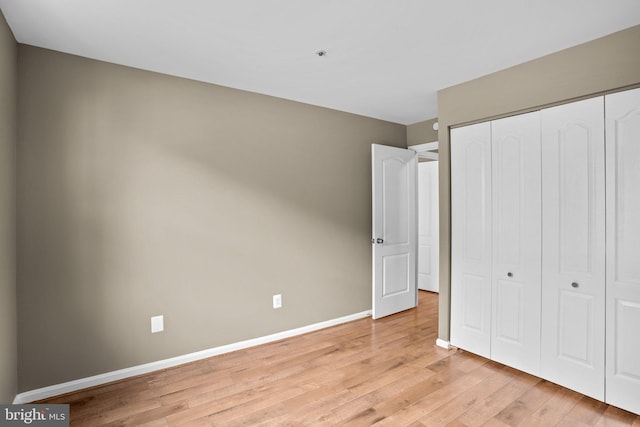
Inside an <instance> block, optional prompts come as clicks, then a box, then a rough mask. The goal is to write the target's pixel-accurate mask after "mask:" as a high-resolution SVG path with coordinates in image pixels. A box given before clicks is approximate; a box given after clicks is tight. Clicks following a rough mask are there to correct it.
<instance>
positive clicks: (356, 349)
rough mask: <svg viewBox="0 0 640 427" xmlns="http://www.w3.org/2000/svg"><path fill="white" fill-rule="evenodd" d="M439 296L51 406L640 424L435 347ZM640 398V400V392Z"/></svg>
mask: <svg viewBox="0 0 640 427" xmlns="http://www.w3.org/2000/svg"><path fill="white" fill-rule="evenodd" d="M436 334H437V295H435V294H430V293H427V292H422V291H421V292H420V305H419V307H418V308H417V309H414V310H409V311H406V312H403V313H400V314H397V315H394V316H390V317H387V318H384V319H380V320H376V321H373V320H371V319H362V320H358V321H354V322H350V323H347V324H344V325H340V326H335V327H332V328H328V329H324V330H321V331H318V332H313V333H310V334H306V335H302V336H298V337H294V338H290V339H286V340H283V341H278V342H275V343H271V344H266V345H262V346H260V347H254V348H252V349H247V350H242V351H237V352H234V353H229V354H226V355H222V356H217V357H213V358H210V359H206V360H202V361H199V362H194V363H191V364H188V365H183V366H180V367H176V368H172V369H167V370H164V371H159V372H155V373H151V374H147V375H144V376H140V377H136V378H132V379H128V380H123V381H119V382H116V383H112V384H108V385H104V386H100V387H95V388H92V389H89V390H84V391H80V392H76V393H72V394H68V395H64V396H60V397H57V398H52V399H49V400H47V402H49V403H69V404H70V405H71V424H72V425H132V426H140V425H149V426H165V425H189V426H191V425H195V426H197V425H206V426H210V425H220V426H227V425H230V426H236V425H275V426H281V425H282V426H307V425H329V426H335V425H354V426H368V425H372V424H376V425H386V426H394V427H395V426H438V425H448V426H476V425H485V426H516V425H518V426H529V425H538V426H553V425H560V426H571V427H574V426H629V425H633V426H640V417H637V416H636V415H634V414H631V413H629V412H625V411H623V410H620V409H618V408H614V407H612V406H608V405H605V404H604V403H601V402H598V401H596V400H593V399H591V398H588V397H585V396H583V395H581V394H579V393H576V392H573V391H571V390H567V389H565V388H563V387H560V386H558V385H555V384H552V383H550V382H548V381H544V380H541V379H539V378H536V377H533V376H531V375H527V374H524V373H522V372H519V371H517V370H515V369H511V368H508V367H505V366H503V365H501V364H499V363H496V362H492V361H489V360H487V359H484V358H482V357H479V356H475V355H473V354H471V353H467V352H463V351H460V350H449V351H447V350H444V349H442V348H439V347H436V346H435V345H434V343H435V340H436ZM639 398H640V396H639Z"/></svg>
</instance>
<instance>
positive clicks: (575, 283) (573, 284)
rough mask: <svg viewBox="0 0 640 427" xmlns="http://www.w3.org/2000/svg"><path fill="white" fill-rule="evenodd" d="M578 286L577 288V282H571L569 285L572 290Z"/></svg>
mask: <svg viewBox="0 0 640 427" xmlns="http://www.w3.org/2000/svg"><path fill="white" fill-rule="evenodd" d="M578 286H579V285H578V282H573V283H572V284H571V287H573V288H577V287H578Z"/></svg>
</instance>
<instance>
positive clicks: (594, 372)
mask: <svg viewBox="0 0 640 427" xmlns="http://www.w3.org/2000/svg"><path fill="white" fill-rule="evenodd" d="M540 115H541V126H542V233H543V234H542V322H541V323H542V329H541V332H542V335H541V337H542V338H541V366H540V373H541V376H542V377H543V378H546V379H548V380H550V381H553V382H555V383H558V384H560V385H563V386H566V387H568V388H570V389H573V390H576V391H578V392H580V393H583V394H586V395H588V396H591V397H594V398H596V399H599V400H604V376H605V373H604V353H605V348H604V338H605V335H604V332H605V162H604V159H605V158H604V154H605V153H604V99H603V98H602V97H599V98H593V99H588V100H585V101H579V102H574V103H571V104H566V105H561V106H558V107H554V108H549V109H545V110H542V111H541V112H540Z"/></svg>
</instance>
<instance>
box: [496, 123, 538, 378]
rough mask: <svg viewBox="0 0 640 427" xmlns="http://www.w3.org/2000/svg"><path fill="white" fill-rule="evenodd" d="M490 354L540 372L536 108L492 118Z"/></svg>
mask: <svg viewBox="0 0 640 427" xmlns="http://www.w3.org/2000/svg"><path fill="white" fill-rule="evenodd" d="M491 142H492V145H491V152H492V178H491V180H492V188H493V191H492V198H493V209H492V212H493V226H492V230H493V257H492V259H493V267H492V278H493V283H492V300H493V302H492V341H491V358H492V359H493V360H496V361H498V362H501V363H504V364H506V365H509V366H512V367H514V368H517V369H520V370H523V371H526V372H529V373H532V374H534V375H539V370H540V298H541V296H540V275H541V271H540V269H541V255H540V250H541V249H540V246H541V226H540V221H541V210H540V198H541V194H540V192H541V183H540V113H539V112H533V113H528V114H522V115H519V116H513V117H507V118H505V119H500V120H495V121H493V122H492V123H491Z"/></svg>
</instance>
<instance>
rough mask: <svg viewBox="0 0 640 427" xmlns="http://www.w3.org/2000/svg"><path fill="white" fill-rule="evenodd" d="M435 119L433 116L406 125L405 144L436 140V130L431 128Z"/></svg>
mask: <svg viewBox="0 0 640 427" xmlns="http://www.w3.org/2000/svg"><path fill="white" fill-rule="evenodd" d="M437 121H438V119H437V118H435V119H429V120H424V121H422V122H418V123H414V124H412V125H409V126H407V146H411V145H418V144H424V143H425V142H435V141H437V140H438V131H435V130H433V124H434V123H435V122H437Z"/></svg>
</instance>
